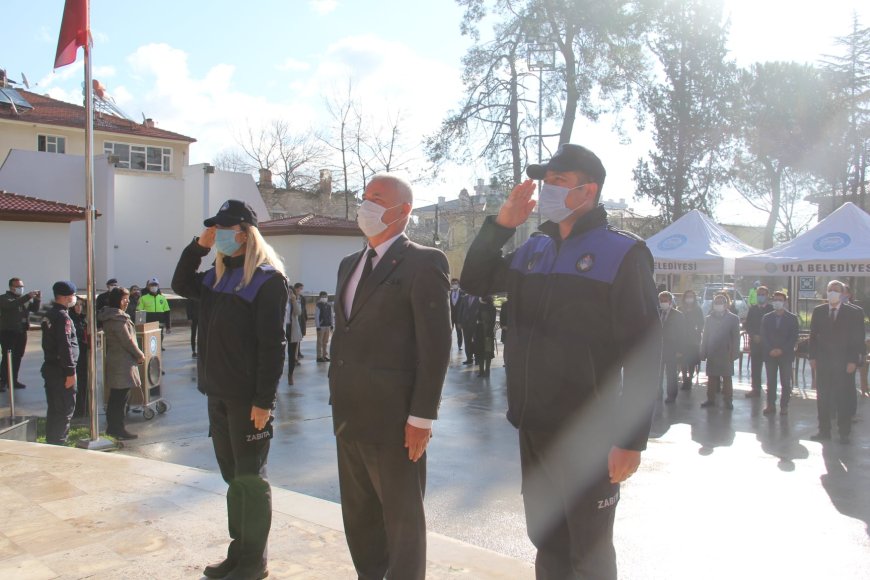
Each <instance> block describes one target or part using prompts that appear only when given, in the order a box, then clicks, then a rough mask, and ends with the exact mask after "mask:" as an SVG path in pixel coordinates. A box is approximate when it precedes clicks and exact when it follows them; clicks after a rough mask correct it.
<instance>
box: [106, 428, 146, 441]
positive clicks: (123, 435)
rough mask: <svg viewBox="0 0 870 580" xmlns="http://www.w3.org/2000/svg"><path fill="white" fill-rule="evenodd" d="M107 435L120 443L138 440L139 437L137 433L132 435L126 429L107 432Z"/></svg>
mask: <svg viewBox="0 0 870 580" xmlns="http://www.w3.org/2000/svg"><path fill="white" fill-rule="evenodd" d="M106 435H111V436H112V437H114V438H115V439H117V440H119V441H129V440H130V439H138V438H139V436H138V435H136V434H135V433H130V432H129V431H127V430H126V429H125V430H123V431H117V432H116V431H106Z"/></svg>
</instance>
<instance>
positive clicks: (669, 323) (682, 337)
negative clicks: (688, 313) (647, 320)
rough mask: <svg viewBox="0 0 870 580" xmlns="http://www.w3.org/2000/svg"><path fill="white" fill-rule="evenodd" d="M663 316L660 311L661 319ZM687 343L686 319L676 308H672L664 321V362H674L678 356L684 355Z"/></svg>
mask: <svg viewBox="0 0 870 580" xmlns="http://www.w3.org/2000/svg"><path fill="white" fill-rule="evenodd" d="M661 316H662V315H661V311H659V318H661ZM686 343H687V340H686V317H685V315H684V314H683V313H682V312H680V311H679V310H677V309H676V308H671V309H670V310H669V311H668V315H667V318H665V319H664V320H662V362H673V361H675V360H676V359H677V355H678V354H680V355H681V354H684V353H685V352H686V348H685V345H686Z"/></svg>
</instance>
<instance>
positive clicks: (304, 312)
mask: <svg viewBox="0 0 870 580" xmlns="http://www.w3.org/2000/svg"><path fill="white" fill-rule="evenodd" d="M293 292H295V293H296V299H297V300H298V302H299V331H300V332H301V333H302V338H305V332H306V331H307V330H308V299H307V298H305V285H304V284H303V283H302V282H296V283H295V284H293ZM303 358H305V355H304V354H302V339H299V343H298V345H297V347H296V359H297V362H299V359H303Z"/></svg>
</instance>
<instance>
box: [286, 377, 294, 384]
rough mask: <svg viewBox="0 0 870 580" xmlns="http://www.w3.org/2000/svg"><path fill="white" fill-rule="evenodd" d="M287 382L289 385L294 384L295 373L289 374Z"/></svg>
mask: <svg viewBox="0 0 870 580" xmlns="http://www.w3.org/2000/svg"><path fill="white" fill-rule="evenodd" d="M287 384H288V385H292V384H293V375H288V376H287Z"/></svg>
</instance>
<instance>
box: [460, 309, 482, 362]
mask: <svg viewBox="0 0 870 580" xmlns="http://www.w3.org/2000/svg"><path fill="white" fill-rule="evenodd" d="M479 308H480V301H479V299H478V297H477V296H472V295H471V294H468V293H466V294H465V296H464V297H463V300H462V302H460V304H459V308H458V313H459V314H458V316H459V324H460V325H461V326H462V336H463V337H464V338H465V360H464V361H463V362H462V364H464V365H473V364H475V363H476V362H477V344H476V342H475V334H476V332H475V331H476V329H477V311H478V309H479Z"/></svg>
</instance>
